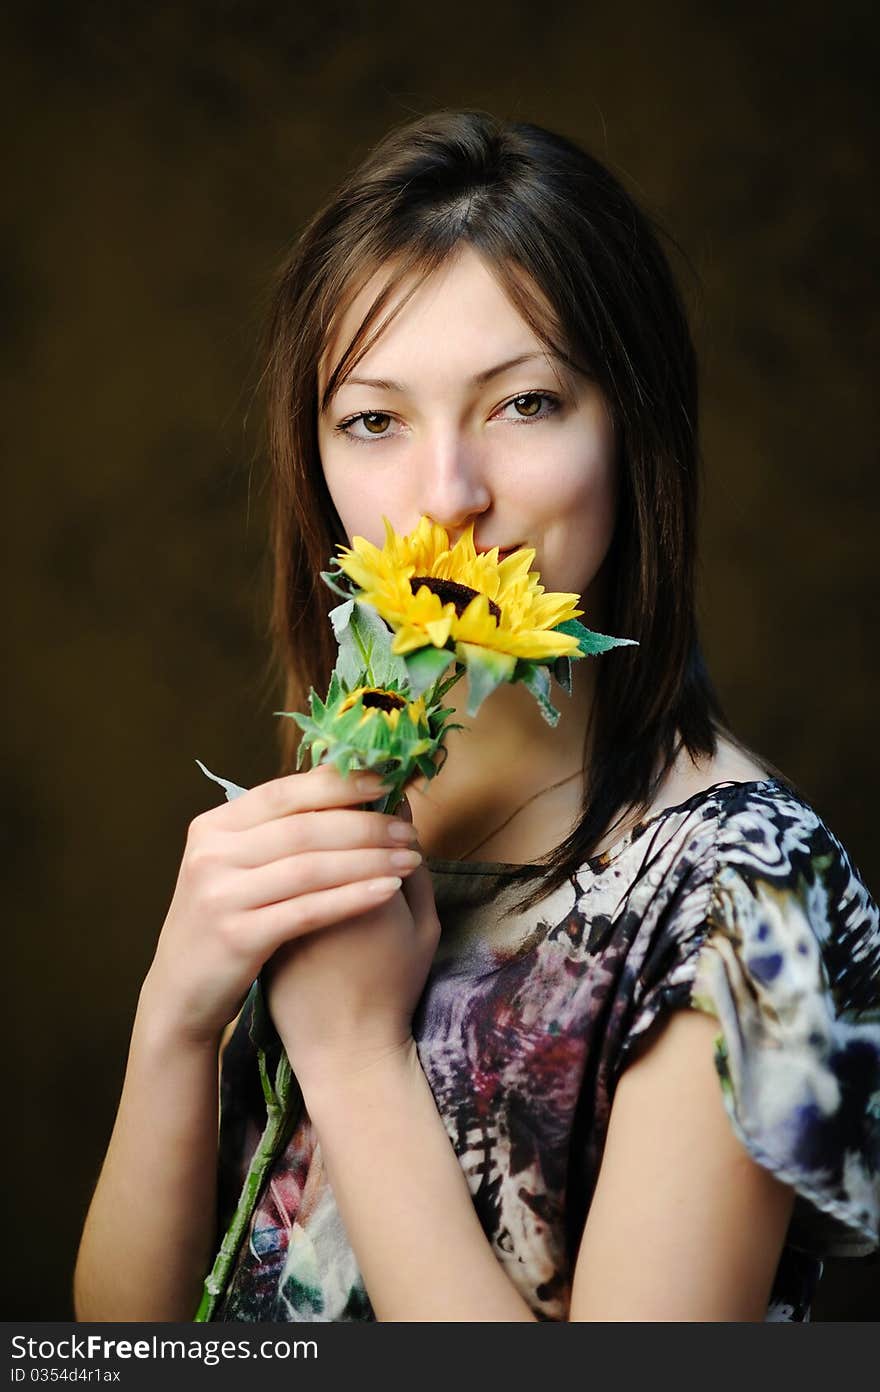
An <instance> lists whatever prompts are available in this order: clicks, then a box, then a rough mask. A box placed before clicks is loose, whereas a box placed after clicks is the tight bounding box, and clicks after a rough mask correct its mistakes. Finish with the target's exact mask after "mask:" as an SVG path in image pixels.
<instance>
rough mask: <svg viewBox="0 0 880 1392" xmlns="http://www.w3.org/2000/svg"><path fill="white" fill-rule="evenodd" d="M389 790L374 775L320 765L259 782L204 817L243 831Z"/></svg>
mask: <svg viewBox="0 0 880 1392" xmlns="http://www.w3.org/2000/svg"><path fill="white" fill-rule="evenodd" d="M388 791H389V789H388V787H387V786H385V785H384V784H383V783H382V781H381V779H379V778H378V777H377V776H376V775H375V774H372V773H370V774H351V775H349V776H344V775H343V774H341V773H340V772H339V770H338V769H336V768H334V766H333V765H332V764H319V765H318V766H317V768H313V769H309V770H308V771H307V772H304V773H290V774H287V775H286V776H285V777H283V778H273V779H270V781H269V782H268V783H259V784H258V785H257V786H256V787H255V788H250V789H249V790H248V791H247V792H246V793H242V795H241V796H240V797H237V798H234V799H233V801H232V802H227V803H224V804H221V805H220V806H218V807H212V808H210V809H209V810H208V811H207V812H203V813H202V814H201V817H202V818H210V820H211V824H212V826H214V827H216V828H217V829H218V830H222V831H244V830H246V829H247V828H248V827H253V826H259V825H260V824H261V823H263V822H270V821H273V820H274V819H276V818H278V817H286V816H288V815H289V814H291V813H294V812H310V811H313V810H317V809H320V808H329V807H341V806H345V805H346V804H357V803H363V802H376V801H378V799H379V798H381V797H383V796H384V795H385V793H387V792H388ZM195 820H196V821H199V820H200V818H198V817H197V818H196V819H195Z"/></svg>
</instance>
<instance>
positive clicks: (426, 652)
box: [402, 644, 453, 699]
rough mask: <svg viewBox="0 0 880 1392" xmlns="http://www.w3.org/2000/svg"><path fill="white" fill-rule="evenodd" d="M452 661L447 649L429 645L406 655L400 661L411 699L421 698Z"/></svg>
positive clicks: (451, 655)
mask: <svg viewBox="0 0 880 1392" xmlns="http://www.w3.org/2000/svg"><path fill="white" fill-rule="evenodd" d="M452 659H453V654H452V652H450V650H449V648H435V647H434V646H433V644H430V645H429V646H427V647H424V648H416V649H415V651H414V652H409V653H407V654H406V655H405V656H404V657H403V659H402V661H403V663H404V665H405V667H406V676H407V681H408V682H409V687H410V691H411V692H412V695H413V699H415V697H417V696H421V695H422V694H423V692H425V691H427V689H428V687H429V686H432V685H433V684H434V682H435V681H437V680H438V678H439V677H441V676H442V675H443V673H444V672H445V671H446V668H447V667H448V666H449V664H450V662H451V661H452Z"/></svg>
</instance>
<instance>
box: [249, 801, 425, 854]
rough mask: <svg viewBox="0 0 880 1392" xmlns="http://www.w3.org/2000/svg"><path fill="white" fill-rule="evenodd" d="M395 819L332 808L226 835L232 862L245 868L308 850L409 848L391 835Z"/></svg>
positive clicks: (299, 814) (279, 819) (279, 818)
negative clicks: (397, 846)
mask: <svg viewBox="0 0 880 1392" xmlns="http://www.w3.org/2000/svg"><path fill="white" fill-rule="evenodd" d="M396 820H397V818H396V816H395V817H389V816H388V814H387V813H385V812H365V811H362V810H361V809H357V810H356V809H355V808H338V807H336V808H329V809H325V810H324V811H319V812H298V813H297V814H296V815H295V816H290V817H276V818H275V819H274V821H271V822H264V823H262V824H261V825H260V826H255V827H248V829H247V830H246V831H240V832H235V833H234V834H233V833H231V832H224V833H223V834H224V837H227V836H228V838H229V842H230V847H229V857H230V860H231V861H232V862H233V863H234V864H236V865H240V866H242V867H243V868H245V869H250V868H253V867H256V866H260V865H269V864H271V863H272V861H276V860H283V859H284V858H285V857H286V856H291V855H299V854H301V853H302V852H305V851H309V852H311V851H332V850H333V849H334V848H338V849H369V848H373V849H376V848H381V847H391V846H395V845H401V844H403V845H409V844H411V843H410V842H408V841H404V842H402V843H401V842H400V841H399V840H397V839H396V838H395V837H393V836H392V835H391V831H392V828H393V826H394V823H395V821H396Z"/></svg>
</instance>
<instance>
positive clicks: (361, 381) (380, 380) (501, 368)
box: [325, 352, 547, 409]
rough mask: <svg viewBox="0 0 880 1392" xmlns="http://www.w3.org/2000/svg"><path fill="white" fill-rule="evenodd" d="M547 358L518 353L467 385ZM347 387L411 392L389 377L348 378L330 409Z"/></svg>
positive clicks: (484, 371) (484, 381)
mask: <svg viewBox="0 0 880 1392" xmlns="http://www.w3.org/2000/svg"><path fill="white" fill-rule="evenodd" d="M546 357H547V355H546V353H536V352H528V353H518V354H517V355H516V357H513V358H506V359H505V360H504V362H500V363H496V364H495V365H494V367H485V368H483V371H482V372H477V373H476V374H475V375H474V376H473V377H471V379H470V380H469V382H468V383H467V385H468V386H469V387H482V386H485V384H486V382H489V381H491V379H492V378H493V377H500V375H501V373H502V372H508V371H509V370H510V368H512V367H518V366H519V364H520V363H524V362H530V361H531V360H532V359H533V358H544V359H546ZM347 386H359V387H373V388H375V390H376V391H396V392H400V394H401V395H404V394H405V393H406V392H408V391H409V388H408V387H407V385H406V383H405V382H392V381H391V380H390V379H389V378H387V377H346V379H345V381H344V382H340V383H339V385H338V386H337V387H336V390H335V391H334V392H333V396H331V397H330V398H329V399H328V401H327V407H329V405H330V402H331V401H332V400H333V397H334V396H335V395H336V392H339V391H341V390H342V388H343V387H347ZM325 409H326V408H325Z"/></svg>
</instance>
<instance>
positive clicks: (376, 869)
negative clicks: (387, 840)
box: [231, 846, 420, 910]
mask: <svg viewBox="0 0 880 1392" xmlns="http://www.w3.org/2000/svg"><path fill="white" fill-rule="evenodd" d="M394 857H401V859H400V860H399V861H396V860H395V859H394ZM403 857H407V859H406V860H404V859H403ZM419 863H420V859H419V855H418V852H416V851H414V850H409V849H407V848H404V847H402V846H398V847H396V848H395V847H391V846H388V847H376V848H367V849H360V850H345V851H341V850H331V851H314V852H313V853H311V854H309V855H292V856H287V857H286V858H285V859H283V860H276V861H273V862H272V864H271V865H261V866H259V867H257V868H256V869H254V870H248V871H245V872H244V873H241V872H239V874H238V876H237V879H236V890H235V891H234V892H235V894H236V896H237V895H239V894H240V895H241V902H240V904H236V903H235V902H234V900H233V903H232V905H231V907H232V908H233V909H235V908H242V909H247V910H259V909H261V908H263V907H264V906H265V905H267V904H275V903H277V902H278V901H279V900H282V899H298V898H299V897H300V896H302V895H309V894H314V893H315V892H320V891H325V890H330V889H335V888H336V887H337V886H339V885H345V884H348V883H353V884H360V885H361V887H362V886H363V884H364V882H365V881H367V880H377V879H381V878H383V877H384V876H387V875H401V876H405V875H409V874H411V873H412V871H413V870H414V869H415V867H416V866H417V865H418V864H419Z"/></svg>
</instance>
